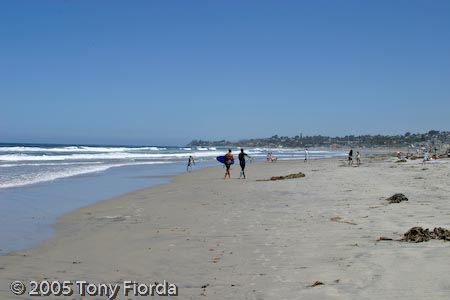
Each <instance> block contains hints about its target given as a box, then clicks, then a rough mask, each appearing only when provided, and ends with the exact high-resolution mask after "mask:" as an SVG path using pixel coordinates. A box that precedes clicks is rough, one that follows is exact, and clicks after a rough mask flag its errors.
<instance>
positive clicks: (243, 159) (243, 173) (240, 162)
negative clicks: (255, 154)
mask: <svg viewBox="0 0 450 300" xmlns="http://www.w3.org/2000/svg"><path fill="white" fill-rule="evenodd" d="M245 157H248V158H251V157H250V156H249V155H248V154H247V153H245V152H244V149H242V148H241V153H239V164H240V165H241V174H240V175H239V179H241V177H242V176H244V179H245V171H244V170H245Z"/></svg>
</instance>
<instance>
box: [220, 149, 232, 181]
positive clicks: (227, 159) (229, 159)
mask: <svg viewBox="0 0 450 300" xmlns="http://www.w3.org/2000/svg"><path fill="white" fill-rule="evenodd" d="M233 160H234V157H233V153H231V149H228V153H227V154H225V168H226V171H225V176H224V177H223V179H226V178H227V175H228V178H229V179H231V174H230V167H231V162H232V161H233Z"/></svg>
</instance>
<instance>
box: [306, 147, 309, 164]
mask: <svg viewBox="0 0 450 300" xmlns="http://www.w3.org/2000/svg"><path fill="white" fill-rule="evenodd" d="M308 155H309V153H308V148H305V162H306V161H307V160H308Z"/></svg>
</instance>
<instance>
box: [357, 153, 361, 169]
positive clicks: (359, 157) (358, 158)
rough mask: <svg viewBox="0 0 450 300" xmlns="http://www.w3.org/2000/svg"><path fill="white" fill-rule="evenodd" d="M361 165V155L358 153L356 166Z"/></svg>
mask: <svg viewBox="0 0 450 300" xmlns="http://www.w3.org/2000/svg"><path fill="white" fill-rule="evenodd" d="M360 164H361V153H359V151H356V165H357V166H359V165H360Z"/></svg>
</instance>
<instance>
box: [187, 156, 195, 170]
mask: <svg viewBox="0 0 450 300" xmlns="http://www.w3.org/2000/svg"><path fill="white" fill-rule="evenodd" d="M192 165H194V166H195V160H194V158H193V157H192V155H190V156H189V160H188V164H187V167H186V171H187V172H190V171H192Z"/></svg>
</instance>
